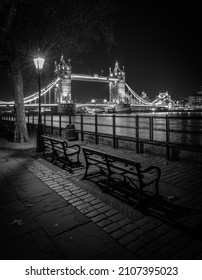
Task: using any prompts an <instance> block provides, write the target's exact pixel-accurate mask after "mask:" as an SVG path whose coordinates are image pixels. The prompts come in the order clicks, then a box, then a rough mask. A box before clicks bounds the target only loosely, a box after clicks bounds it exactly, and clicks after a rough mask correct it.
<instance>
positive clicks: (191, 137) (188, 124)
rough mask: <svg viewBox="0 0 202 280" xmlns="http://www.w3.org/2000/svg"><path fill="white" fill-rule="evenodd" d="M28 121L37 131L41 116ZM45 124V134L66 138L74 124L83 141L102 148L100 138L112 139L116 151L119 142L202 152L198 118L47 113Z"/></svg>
mask: <svg viewBox="0 0 202 280" xmlns="http://www.w3.org/2000/svg"><path fill="white" fill-rule="evenodd" d="M0 117H1V123H2V125H3V124H4V123H8V122H14V120H15V117H14V115H13V114H12V113H7V112H1V115H0ZM26 121H27V125H28V127H29V128H30V127H35V126H36V125H37V123H38V115H37V113H27V114H26ZM42 122H43V124H44V133H50V134H55V135H56V134H57V135H58V136H61V137H62V136H64V137H65V132H66V127H67V125H69V124H73V125H74V127H75V131H76V132H77V133H79V134H80V140H81V141H84V140H85V138H86V136H91V138H92V139H93V140H94V141H95V143H96V144H99V141H100V138H109V139H111V140H112V145H113V147H114V148H118V143H119V140H125V141H131V142H136V143H150V144H157V145H165V146H166V145H167V146H169V145H175V146H179V147H189V148H191V149H192V148H193V149H195V148H199V149H200V148H202V118H201V117H198V116H196V117H195V116H194V117H193V116H168V115H166V116H154V115H153V116H142V115H116V114H88V115H87V114H86V115H85V114H76V115H65V114H56V113H44V114H43V115H42ZM137 149H138V147H137Z"/></svg>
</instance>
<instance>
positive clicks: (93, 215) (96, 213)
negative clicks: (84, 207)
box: [86, 210, 100, 218]
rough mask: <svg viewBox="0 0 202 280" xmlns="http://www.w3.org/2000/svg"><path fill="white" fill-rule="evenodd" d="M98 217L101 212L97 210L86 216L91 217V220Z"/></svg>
mask: <svg viewBox="0 0 202 280" xmlns="http://www.w3.org/2000/svg"><path fill="white" fill-rule="evenodd" d="M98 215H100V212H99V211H97V210H93V211H91V212H89V213H87V214H86V216H87V217H89V218H93V217H95V216H98Z"/></svg>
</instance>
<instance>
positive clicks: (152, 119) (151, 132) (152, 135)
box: [149, 116, 154, 141]
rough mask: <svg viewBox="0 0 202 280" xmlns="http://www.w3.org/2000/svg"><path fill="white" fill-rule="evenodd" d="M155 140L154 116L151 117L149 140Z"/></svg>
mask: <svg viewBox="0 0 202 280" xmlns="http://www.w3.org/2000/svg"><path fill="white" fill-rule="evenodd" d="M153 138H154V118H153V116H150V117H149V140H150V141H153Z"/></svg>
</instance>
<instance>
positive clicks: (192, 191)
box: [0, 138, 202, 260]
mask: <svg viewBox="0 0 202 280" xmlns="http://www.w3.org/2000/svg"><path fill="white" fill-rule="evenodd" d="M79 144H80V145H81V146H88V147H92V148H96V149H100V150H103V151H108V152H110V153H114V154H118V155H122V156H125V157H127V158H129V157H130V158H131V159H133V158H134V159H136V161H137V160H138V161H140V162H141V163H142V164H143V166H144V167H146V166H148V165H157V166H159V167H160V168H161V171H162V176H161V181H160V186H159V191H160V193H161V198H158V199H156V198H154V199H146V200H145V202H144V203H143V205H142V206H141V207H133V206H134V204H132V203H127V202H126V201H124V198H123V197H122V198H119V197H117V196H115V195H113V194H107V193H103V192H101V190H100V188H99V187H98V186H97V184H95V182H91V181H87V180H81V178H82V175H83V174H84V167H85V163H84V158H83V155H81V161H82V166H81V167H80V168H76V169H75V170H73V173H69V172H68V170H63V169H61V168H60V167H58V166H56V165H53V164H51V163H50V162H48V161H46V160H45V159H43V158H42V157H41V154H40V153H36V152H35V142H34V141H33V140H31V141H30V142H29V143H23V144H20V143H13V142H9V141H7V140H5V139H1V138H0V203H1V204H0V205H1V206H0V217H1V218H0V221H1V231H0V258H1V259H5V260H7V259H9V260H10V259H12V260H18V259H19V260H20V259H38V260H42V259H49V260H51V259H70V260H78V259H83V260H85V259H86V260H89V259H100V260H101V259H103V260H106V259H110V260H113V259H119V260H121V259H125V260H126V259H134V260H135V259H138V260H146V259H151V260H152V259H153V260H155V259H162V260H167V259H182V260H183V259H184V260H186V259H195V260H196V259H202V188H201V183H202V166H201V165H199V164H194V163H188V162H181V161H176V162H174V161H167V160H166V159H165V158H161V157H158V156H151V155H144V154H141V155H137V154H135V152H132V151H128V150H121V149H120V150H114V149H112V148H111V147H109V146H102V145H94V144H90V143H86V142H82V143H80V142H79Z"/></svg>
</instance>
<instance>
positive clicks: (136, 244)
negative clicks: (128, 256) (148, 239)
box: [127, 239, 144, 253]
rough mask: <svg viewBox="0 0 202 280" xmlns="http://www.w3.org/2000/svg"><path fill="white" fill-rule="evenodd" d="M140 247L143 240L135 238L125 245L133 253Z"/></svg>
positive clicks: (142, 245)
mask: <svg viewBox="0 0 202 280" xmlns="http://www.w3.org/2000/svg"><path fill="white" fill-rule="evenodd" d="M142 247H144V242H142V241H140V240H139V239H135V240H133V241H132V242H130V243H129V244H128V245H127V248H128V250H130V251H131V252H134V253H135V252H137V251H138V250H139V249H140V248H142Z"/></svg>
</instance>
